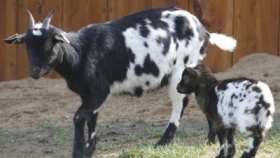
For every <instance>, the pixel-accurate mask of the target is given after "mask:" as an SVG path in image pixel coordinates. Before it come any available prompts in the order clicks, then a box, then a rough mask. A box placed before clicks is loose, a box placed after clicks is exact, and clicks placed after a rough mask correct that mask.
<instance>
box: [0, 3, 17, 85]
mask: <svg viewBox="0 0 280 158" xmlns="http://www.w3.org/2000/svg"><path fill="white" fill-rule="evenodd" d="M0 10H1V14H0V19H1V21H2V22H0V28H1V29H0V37H2V40H3V39H5V38H7V37H9V36H11V35H13V34H15V33H17V30H16V29H17V0H9V1H0ZM0 48H1V49H0V81H4V80H15V79H16V62H17V58H16V50H17V46H16V45H8V44H5V43H4V42H3V41H1V42H0Z"/></svg>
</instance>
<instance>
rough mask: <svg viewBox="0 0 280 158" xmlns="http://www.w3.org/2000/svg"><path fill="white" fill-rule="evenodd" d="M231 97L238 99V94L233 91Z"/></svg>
mask: <svg viewBox="0 0 280 158" xmlns="http://www.w3.org/2000/svg"><path fill="white" fill-rule="evenodd" d="M230 98H231V99H233V98H234V99H237V98H238V96H237V95H236V94H235V93H233V94H232V95H231V97H230Z"/></svg>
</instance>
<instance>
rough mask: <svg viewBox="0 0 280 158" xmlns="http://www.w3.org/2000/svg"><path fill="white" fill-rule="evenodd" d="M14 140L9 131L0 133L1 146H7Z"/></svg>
mask: <svg viewBox="0 0 280 158" xmlns="http://www.w3.org/2000/svg"><path fill="white" fill-rule="evenodd" d="M12 142H13V140H12V138H11V135H10V134H9V133H8V131H0V145H1V146H3V145H7V144H10V143H12Z"/></svg>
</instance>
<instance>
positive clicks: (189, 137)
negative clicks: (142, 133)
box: [119, 114, 280, 158]
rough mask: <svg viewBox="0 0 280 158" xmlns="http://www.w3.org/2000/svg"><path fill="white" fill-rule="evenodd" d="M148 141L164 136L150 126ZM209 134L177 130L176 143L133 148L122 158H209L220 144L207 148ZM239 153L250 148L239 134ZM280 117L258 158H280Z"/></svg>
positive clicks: (238, 155) (121, 155)
mask: <svg viewBox="0 0 280 158" xmlns="http://www.w3.org/2000/svg"><path fill="white" fill-rule="evenodd" d="M146 131H147V134H148V135H149V138H154V137H161V136H162V133H161V132H160V131H161V130H158V129H156V128H155V127H153V126H147V130H146ZM206 132H207V131H203V130H192V129H185V128H182V129H178V130H177V132H176V137H175V140H174V143H172V144H170V145H167V146H163V147H157V148H154V146H139V145H137V146H132V147H130V148H128V149H126V150H123V151H122V152H121V153H120V154H119V158H143V157H145V158H162V157H168V158H198V157H199V158H209V157H215V156H216V155H217V154H218V152H219V143H218V141H217V142H216V144H214V145H207V144H206V141H205V137H206ZM235 142H236V154H235V157H240V156H241V155H242V153H243V152H244V150H245V149H246V148H247V146H248V140H247V139H246V138H245V137H243V136H242V135H241V134H239V133H238V132H237V134H236V139H235ZM279 147H280V115H279V114H278V115H275V116H274V123H273V126H272V128H271V129H270V130H269V131H268V133H267V135H266V137H265V138H264V141H263V142H262V144H261V146H260V149H259V150H258V153H257V156H256V158H260V157H262V158H279V157H280V150H279Z"/></svg>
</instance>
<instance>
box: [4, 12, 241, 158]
mask: <svg viewBox="0 0 280 158" xmlns="http://www.w3.org/2000/svg"><path fill="white" fill-rule="evenodd" d="M28 13H29V16H30V26H29V28H28V30H27V33H25V34H20V35H19V34H15V35H13V36H11V37H9V38H7V39H6V40H5V41H6V42H7V43H9V44H16V43H25V45H26V49H27V53H28V57H29V61H30V75H31V77H32V78H34V79H38V78H40V77H42V76H43V75H45V74H47V73H48V72H49V71H50V70H52V69H54V70H55V71H56V72H58V73H59V74H60V75H61V76H62V77H63V78H65V80H66V82H67V85H68V87H69V88H70V89H71V90H72V91H74V92H76V93H77V94H78V95H79V96H80V97H81V100H82V105H81V106H80V108H79V109H78V111H77V112H76V113H75V115H74V119H73V120H74V125H75V136H74V147H73V157H83V156H84V157H91V155H92V153H93V151H94V149H95V145H96V131H95V126H96V122H97V114H98V109H99V107H100V106H101V105H102V103H103V102H104V101H105V99H106V98H107V97H108V95H109V94H114V93H123V92H125V93H130V94H132V95H136V96H141V94H142V92H143V91H146V90H149V89H155V88H158V87H161V86H164V85H169V94H170V98H171V101H172V105H173V110H172V114H171V118H170V122H169V125H168V127H167V129H166V131H165V133H164V135H163V137H162V138H161V139H160V140H159V141H158V142H157V144H156V145H163V144H166V143H168V142H170V141H171V139H172V138H173V136H174V133H175V131H176V128H177V126H178V125H179V120H180V118H181V114H182V112H183V110H184V108H185V107H186V105H187V103H188V98H187V96H186V95H183V94H179V93H178V92H177V91H176V85H177V83H178V82H179V77H180V75H181V73H182V72H183V70H184V65H189V64H194V63H197V62H199V61H200V60H202V59H203V58H204V57H205V55H206V52H205V49H206V46H207V44H208V41H209V42H210V43H211V44H215V45H217V46H218V47H220V48H221V49H223V50H226V51H233V50H234V48H235V46H236V41H235V39H233V38H231V37H227V36H225V35H223V34H217V33H208V32H207V31H206V30H205V29H204V28H203V26H202V25H201V23H200V22H199V20H198V19H197V18H196V17H195V16H193V15H191V14H190V13H188V12H186V11H184V10H181V9H178V8H175V7H169V8H160V9H149V10H144V11H141V12H138V13H134V14H131V15H128V16H125V17H123V18H119V19H117V20H114V21H110V22H107V23H101V24H91V25H88V26H85V27H83V28H82V29H80V30H79V31H78V32H67V33H66V32H64V31H62V30H61V29H59V28H57V27H55V26H52V25H50V21H51V18H52V16H53V14H54V10H53V11H51V12H50V13H49V15H48V16H47V17H46V18H45V20H44V21H43V23H42V24H41V23H36V24H35V22H34V19H33V17H32V15H31V13H30V12H28ZM85 122H87V125H88V140H87V142H85V140H84V130H83V129H84V125H85Z"/></svg>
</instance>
